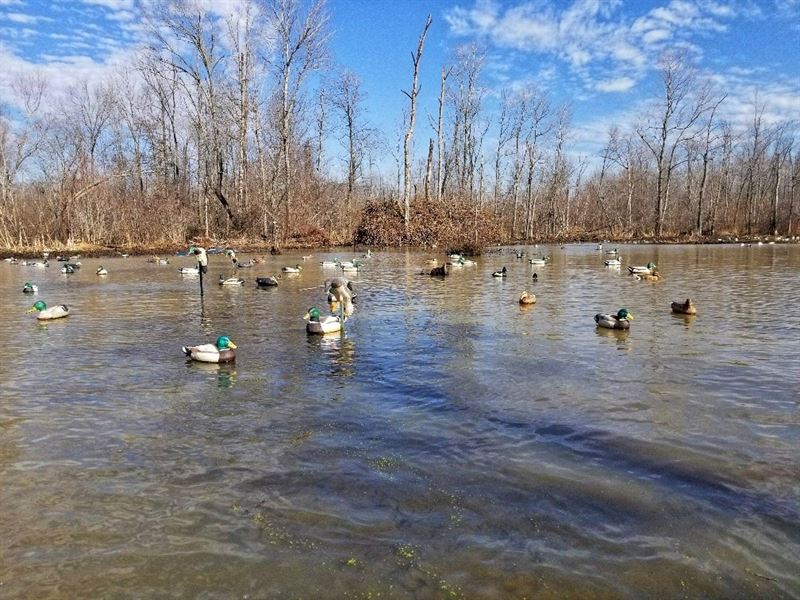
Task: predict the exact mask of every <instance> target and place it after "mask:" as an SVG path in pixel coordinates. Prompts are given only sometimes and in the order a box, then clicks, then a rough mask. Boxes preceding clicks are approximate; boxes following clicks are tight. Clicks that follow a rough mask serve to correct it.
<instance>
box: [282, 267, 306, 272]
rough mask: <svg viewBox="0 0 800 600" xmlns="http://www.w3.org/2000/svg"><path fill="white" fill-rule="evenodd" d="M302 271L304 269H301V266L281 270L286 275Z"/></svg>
mask: <svg viewBox="0 0 800 600" xmlns="http://www.w3.org/2000/svg"><path fill="white" fill-rule="evenodd" d="M302 270H303V267H301V266H300V265H295V266H293V267H283V268H282V269H281V271H283V272H284V273H299V272H300V271H302Z"/></svg>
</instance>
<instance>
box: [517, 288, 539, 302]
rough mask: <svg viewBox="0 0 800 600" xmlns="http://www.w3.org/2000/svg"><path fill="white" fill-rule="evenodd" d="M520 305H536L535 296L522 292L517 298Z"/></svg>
mask: <svg viewBox="0 0 800 600" xmlns="http://www.w3.org/2000/svg"><path fill="white" fill-rule="evenodd" d="M519 303H520V304H536V294H531V293H530V292H528V291H525V292H522V294H521V295H520V297H519Z"/></svg>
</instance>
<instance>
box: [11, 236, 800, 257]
mask: <svg viewBox="0 0 800 600" xmlns="http://www.w3.org/2000/svg"><path fill="white" fill-rule="evenodd" d="M759 242H761V243H764V244H769V243H775V244H800V236H795V238H794V239H792V238H785V237H780V236H778V237H773V236H724V237H718V238H711V237H709V236H704V237H697V236H671V237H665V238H658V239H656V238H624V237H623V238H611V239H609V238H602V237H583V238H576V239H569V240H567V239H559V238H550V239H548V238H543V239H536V240H517V241H510V242H507V243H503V244H491V245H487V246H485V247H483V248H481V249H478V250H477V251H475V250H465V249H463V248H442V247H440V246H438V245H435V244H434V245H386V246H381V247H378V248H375V247H372V246H368V245H363V244H339V245H337V244H331V245H323V246H319V245H311V244H302V243H299V244H294V245H290V246H284V247H282V248H281V249H279V250H276V249H275V248H274V247H273V246H271V245H270V244H265V243H263V242H260V241H257V240H247V239H236V240H229V241H225V240H210V241H209V242H206V246H207V247H209V248H214V247H216V248H226V249H227V248H231V249H234V250H236V252H238V253H241V254H272V255H278V256H279V255H281V254H283V252H284V251H292V250H310V251H313V252H345V251H350V252H364V251H366V250H367V248H368V247H369V248H373V249H377V250H381V249H384V250H399V249H403V248H407V249H412V250H420V251H428V252H433V253H447V254H449V253H451V252H459V253H462V254H465V255H470V256H475V255H480V254H483V253H487V254H488V253H491V252H492V250H493V249H496V248H501V247H510V246H531V245H534V244H540V245H556V244H560V245H580V244H600V243H602V244H607V245H609V247H610V246H613V245H614V244H631V245H656V244H658V245H681V244H689V245H729V244H757V243H759ZM201 243H203V242H197V241H195V242H192V241H187V242H186V243H185V244H178V245H176V244H171V243H170V244H153V245H131V246H111V245H109V246H102V245H95V244H72V245H49V246H47V247H38V246H37V247H24V248H0V258H39V257H41V256H42V253H43V252H48V253H49V254H50V258H54V257H55V256H56V255H58V254H60V253H69V254H71V255H80V256H81V257H84V258H107V257H108V258H113V257H119V256H121V255H123V254H125V255H127V256H164V257H171V256H176V255H177V253H178V252H185V251H186V250H187V249H188V248H189V247H190V246H192V245H199V244H201Z"/></svg>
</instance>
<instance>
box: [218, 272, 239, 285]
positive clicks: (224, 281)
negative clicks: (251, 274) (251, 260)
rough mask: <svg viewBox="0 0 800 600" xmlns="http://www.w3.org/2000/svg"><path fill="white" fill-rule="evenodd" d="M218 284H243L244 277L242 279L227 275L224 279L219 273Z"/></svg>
mask: <svg viewBox="0 0 800 600" xmlns="http://www.w3.org/2000/svg"><path fill="white" fill-rule="evenodd" d="M219 284H220V285H227V286H234V285H244V279H242V278H241V277H228V278H227V279H225V277H224V276H223V275H222V274H220V276H219Z"/></svg>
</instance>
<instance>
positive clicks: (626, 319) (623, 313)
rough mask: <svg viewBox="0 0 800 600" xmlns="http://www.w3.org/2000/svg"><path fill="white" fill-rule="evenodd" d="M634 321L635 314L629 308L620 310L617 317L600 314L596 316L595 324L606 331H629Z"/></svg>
mask: <svg viewBox="0 0 800 600" xmlns="http://www.w3.org/2000/svg"><path fill="white" fill-rule="evenodd" d="M630 321H633V314H631V313H630V312H628V309H627V308H620V309H619V311H617V314H616V315H604V314H601V313H598V314H596V315H595V316H594V322H595V323H597V325H598V327H605V328H606V329H629V328H630V326H631V324H630Z"/></svg>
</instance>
